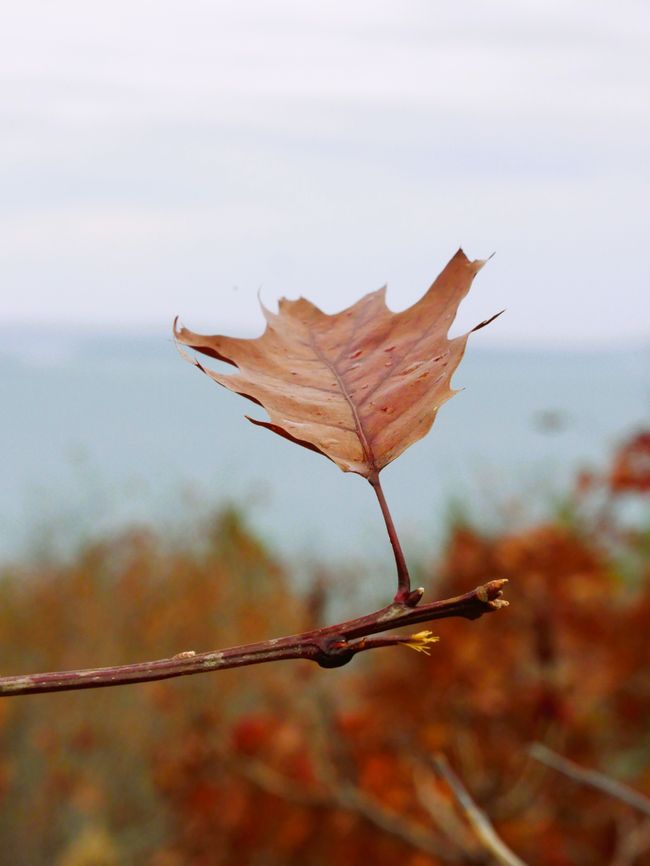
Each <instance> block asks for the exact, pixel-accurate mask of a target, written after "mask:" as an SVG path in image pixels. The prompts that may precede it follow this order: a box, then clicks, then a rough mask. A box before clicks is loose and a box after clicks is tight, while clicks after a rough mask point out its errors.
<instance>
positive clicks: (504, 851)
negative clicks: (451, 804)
mask: <svg viewBox="0 0 650 866" xmlns="http://www.w3.org/2000/svg"><path fill="white" fill-rule="evenodd" d="M433 764H434V767H435V769H436V772H437V773H438V774H439V775H440V776H441V777H442V778H443V779H444V781H445V782H446V783H447V785H448V786H449V789H450V790H451V792H452V793H453V795H454V797H455V798H456V800H457V802H458V805H459V806H460V808H461V810H462V811H463V814H464V815H465V816H466V818H467V821H468V823H469V824H470V826H471V827H472V829H473V830H474V832H475V834H476V836H477V837H478V839H479V841H480V842H481V843H482V844H483V846H484V847H485V848H486V850H487V851H489V853H490V854H492V856H493V857H494V858H495V860H496V861H497V862H498V863H501V864H502V866H526V864H525V863H524V861H523V860H521V859H520V858H519V857H517V855H516V854H514V853H513V852H512V851H511V850H510V848H508V846H507V845H506V844H505V842H504V841H503V840H502V839H501V838H500V836H498V835H497V832H496V830H495V829H494V827H493V826H492V823H491V821H490V819H489V818H488V817H487V815H486V814H485V812H483V811H482V810H481V809H479V807H478V806H477V805H476V803H475V802H474V800H473V799H472V798H471V796H470V794H469V792H468V791H467V789H466V788H465V786H464V785H463V783H462V782H461V780H460V779H459V778H458V776H457V775H456V774H455V773H454V771H453V770H452V768H451V767H450V766H449V762H448V761H447V759H446V758H445V756H444V755H436V757H435V758H434V759H433Z"/></svg>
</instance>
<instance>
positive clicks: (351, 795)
mask: <svg viewBox="0 0 650 866" xmlns="http://www.w3.org/2000/svg"><path fill="white" fill-rule="evenodd" d="M231 765H232V762H231ZM232 766H233V769H235V770H236V772H239V773H240V774H241V775H242V776H243V777H244V778H245V779H247V780H248V781H249V782H252V783H253V784H254V785H255V786H256V787H258V788H260V790H262V791H266V792H267V793H268V794H272V795H273V796H274V797H280V798H281V799H283V800H286V801H287V802H289V803H295V804H297V805H301V806H311V807H321V808H322V807H326V808H330V809H345V810H347V811H349V812H353V813H355V814H357V815H359V816H360V817H361V818H363V819H364V820H365V821H367V822H368V823H369V824H372V825H373V826H374V827H376V828H377V829H379V830H381V831H383V832H384V833H387V834H388V835H390V836H394V837H395V838H396V839H399V840H400V841H402V842H405V843H406V844H407V845H408V846H409V847H411V848H414V849H415V850H416V851H423V852H424V853H425V854H429V855H431V856H433V857H440V858H442V859H443V860H444V861H446V862H457V861H458V859H459V858H458V856H456V855H455V853H454V852H453V851H451V850H449V849H448V848H447V846H445V845H444V844H442V843H441V841H440V840H439V839H438V838H437V837H436V836H435V835H434V834H433V833H431V832H430V831H429V830H427V829H426V827H422V826H421V825H420V824H418V823H416V822H415V821H412V820H411V819H410V818H408V817H407V816H405V815H401V814H399V813H397V812H394V811H393V810H392V809H389V808H387V807H386V806H384V805H383V804H382V803H380V802H379V801H378V800H375V799H374V798H373V797H369V796H368V795H367V794H365V793H364V792H363V791H361V790H359V789H358V788H357V787H355V786H354V785H352V784H350V783H349V782H344V781H339V782H338V783H337V784H335V785H330V786H329V788H328V791H327V793H323V794H319V793H312V792H309V791H303V790H301V791H299V790H297V789H296V787H295V784H294V783H293V782H292V781H291V780H290V779H287V778H285V777H283V776H282V775H281V774H280V773H277V772H276V771H275V770H273V769H271V768H270V767H267V766H266V765H264V764H262V763H260V762H258V761H252V760H242V761H237V763H236V764H234V765H232Z"/></svg>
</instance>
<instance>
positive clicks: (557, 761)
mask: <svg viewBox="0 0 650 866" xmlns="http://www.w3.org/2000/svg"><path fill="white" fill-rule="evenodd" d="M530 754H531V755H532V757H533V758H535V760H537V761H539V762H540V763H542V764H546V766H547V767H552V768H553V769H554V770H557V771H558V772H559V773H563V774H564V775H565V776H568V777H569V778H570V779H573V781H574V782H580V783H581V784H583V785H589V786H590V787H592V788H596V789H597V790H599V791H603V792H604V793H605V794H609V796H610V797H615V798H616V799H617V800H620V801H621V802H622V803H626V804H627V805H628V806H632V808H634V809H638V810H639V811H640V812H643V814H644V815H649V816H650V799H649V798H648V797H646V796H644V795H643V794H640V793H639V792H638V791H635V790H634V789H633V788H630V787H629V786H628V785H624V784H623V782H617V781H616V779H612V778H610V777H609V776H606V775H605V774H604V773H599V772H598V771H597V770H589V769H585V768H584V767H581V766H580V765H579V764H576V763H574V762H573V761H570V760H569V759H568V758H564V757H562V755H558V754H557V752H554V751H553V750H552V749H549V748H548V747H547V746H544V745H542V743H533V745H532V746H531V747H530Z"/></svg>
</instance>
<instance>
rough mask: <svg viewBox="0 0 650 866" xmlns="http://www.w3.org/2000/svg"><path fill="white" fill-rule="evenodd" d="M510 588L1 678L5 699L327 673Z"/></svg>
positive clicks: (492, 602) (492, 586)
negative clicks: (216, 678)
mask: <svg viewBox="0 0 650 866" xmlns="http://www.w3.org/2000/svg"><path fill="white" fill-rule="evenodd" d="M506 583H507V581H506V580H492V581H490V582H489V583H486V584H485V585H483V586H478V587H476V589H473V590H471V591H470V592H466V593H465V594H464V595H459V596H456V597H455V598H448V599H444V600H442V601H434V602H431V603H429V604H423V605H420V606H419V607H411V606H409V605H408V604H405V603H399V602H393V604H390V605H388V606H387V607H384V608H382V609H381V610H378V611H375V612H373V613H370V614H367V615H366V616H362V617H358V618H357V619H351V620H347V621H346V622H342V623H338V624H336V625H331V626H325V627H323V628H319V629H313V630H311V631H306V632H303V633H302V634H297V635H289V636H287V637H280V638H273V639H271V640H266V641H261V642H259V643H253V644H246V645H243V646H237V647H230V648H228V649H222V650H213V651H211V652H201V653H197V652H195V651H194V650H186V651H184V652H180V653H177V654H176V655H175V656H173V657H172V658H167V659H158V660H156V661H146V662H139V663H136V664H127V665H115V666H112V667H103V668H90V669H86V670H71V671H59V672H53V673H38V674H24V675H19V676H5V677H0V697H13V696H16V695H28V694H40V693H44V692H64V691H72V690H76V689H98V688H105V687H107V686H121V685H127V684H129V683H142V682H150V681H152V680H164V679H170V678H172V677H183V676H190V675H192V674H199V673H205V672H207V671H215V670H225V669H226V668H239V667H244V666H247V665H256V664H264V663H265V662H274V661H281V660H284V659H307V660H310V661H314V662H316V663H317V664H319V665H320V666H321V667H325V668H332V667H340V666H341V665H344V664H346V663H347V662H349V661H350V660H351V659H352V658H353V657H354V656H355V655H356V654H357V653H359V652H364V651H365V650H369V649H373V648H375V647H376V646H387V645H391V644H396V643H404V638H403V637H402V636H390V635H387V636H386V637H384V638H381V639H378V640H374V641H373V640H367V638H368V637H369V636H370V635H373V634H379V633H381V632H385V631H388V630H389V629H392V628H400V627H402V626H411V625H416V624H418V623H421V622H429V621H432V620H436V619H446V618H448V617H463V618H465V619H478V617H480V616H482V615H483V614H484V613H490V612H492V611H494V610H499V608H501V607H504V606H506V605H507V604H508V602H507V601H505V600H504V599H503V598H502V595H503V592H502V589H503V586H504V585H505V584H506Z"/></svg>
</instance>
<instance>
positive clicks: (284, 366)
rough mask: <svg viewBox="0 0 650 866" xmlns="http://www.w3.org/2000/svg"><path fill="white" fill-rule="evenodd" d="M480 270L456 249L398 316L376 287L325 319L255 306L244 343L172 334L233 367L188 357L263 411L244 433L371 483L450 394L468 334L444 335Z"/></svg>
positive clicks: (306, 305) (290, 306) (306, 311)
mask: <svg viewBox="0 0 650 866" xmlns="http://www.w3.org/2000/svg"><path fill="white" fill-rule="evenodd" d="M483 264H484V262H483V261H481V260H477V261H473V262H472V261H470V260H469V259H468V258H467V256H466V255H465V254H464V252H463V251H462V250H459V251H458V252H457V253H456V255H455V256H454V257H453V258H452V259H451V261H450V262H449V263H448V264H447V266H446V267H445V269H444V270H443V272H442V273H441V274H440V276H439V277H438V278H437V279H436V281H435V282H434V283H433V285H432V286H431V288H430V289H429V290H428V291H427V293H426V294H425V295H424V297H422V298H421V299H420V300H419V301H417V302H416V303H415V304H413V306H412V307H409V308H408V309H407V310H404V311H403V312H401V313H394V312H392V311H391V310H389V309H388V307H387V306H386V303H385V299H384V298H385V291H386V290H385V288H384V289H380V290H379V291H376V292H371V293H370V294H368V295H365V297H363V298H361V300H360V301H357V303H356V304H353V306H351V307H349V308H348V309H347V310H343V311H342V312H340V313H336V314H334V315H327V314H326V313H323V312H322V311H321V310H319V309H318V307H315V306H314V305H313V304H312V303H311V302H310V301H307V300H305V299H304V298H300V299H299V300H297V301H288V300H286V298H283V299H282V300H280V302H279V312H278V313H277V314H276V313H272V312H270V311H269V310H267V309H265V308H264V307H262V309H263V311H264V315H265V317H266V321H267V326H266V330H265V331H264V333H263V334H262V336H261V337H258V338H257V339H253V340H249V339H239V338H236V337H222V336H218V335H217V336H202V335H200V334H195V333H193V332H192V331H189V330H187V328H178V327H177V326H176V323H175V324H174V334H175V337H176V339H177V341H178V342H179V343H182V344H184V345H185V346H189V347H190V348H191V349H194V350H195V351H197V352H202V353H203V354H204V355H209V356H211V357H213V358H217V359H218V360H220V361H226V362H227V363H229V364H233V365H234V366H235V367H237V368H238V370H239V373H238V374H234V375H226V374H223V373H221V372H216V371H214V370H208V369H206V368H205V367H204V366H203V365H202V364H200V363H199V362H198V361H197V360H195V359H194V358H189V360H191V361H192V363H194V364H195V365H196V366H197V367H198V368H199V369H200V370H202V371H203V372H204V373H206V374H207V375H208V376H210V378H212V379H214V381H215V382H218V383H219V384H220V385H223V386H224V387H226V388H228V389H230V390H231V391H234V392H235V393H236V394H241V395H242V396H243V397H248V399H249V400H252V401H253V402H255V403H259V405H260V406H263V407H264V409H266V411H267V412H268V415H269V419H270V420H269V421H258V420H256V419H254V418H249V421H252V422H253V424H258V425H260V426H262V427H267V428H268V429H269V430H272V431H273V432H274V433H278V434H279V435H280V436H284V437H285V438H287V439H290V440H291V441H292V442H297V443H298V444H299V445H303V446H304V447H305V448H311V449H312V450H314V451H318V452H319V453H321V454H323V455H325V457H329V459H330V460H333V461H334V463H336V464H337V466H339V467H340V468H341V469H342V470H343V471H344V472H356V473H358V474H359V475H363V476H364V477H365V478H370V479H372V478H376V476H377V474H378V473H379V472H380V471H381V470H382V469H383V468H384V466H386V465H387V464H388V463H390V462H391V461H392V460H394V459H395V458H396V457H398V456H399V455H400V454H401V453H402V451H404V450H405V449H406V448H408V447H409V445H412V444H413V443H414V442H417V440H418V439H421V438H422V437H423V436H424V435H425V434H426V433H427V432H428V431H429V429H430V428H431V425H432V424H433V421H434V419H435V417H436V413H437V411H438V409H439V408H440V406H441V405H442V404H443V403H444V402H445V401H446V400H448V399H449V398H450V397H452V396H453V394H454V393H456V392H455V391H454V390H452V388H451V376H452V374H453V372H454V370H455V369H456V367H457V366H458V364H459V363H460V360H461V358H462V357H463V353H464V351H465V344H466V342H467V337H468V334H463V335H462V336H460V337H455V338H454V339H453V340H449V339H448V338H447V332H448V330H449V327H450V325H451V323H452V322H453V320H454V318H455V316H456V311H457V310H458V306H459V304H460V302H461V300H462V299H463V298H464V297H465V295H466V294H467V292H468V291H469V288H470V286H471V284H472V281H473V279H474V277H475V275H476V273H477V272H478V271H479V270H480V269H481V267H482V266H483ZM497 315H498V314H497ZM494 318H496V316H493V317H492V319H488V320H487V321H486V322H481V324H480V325H477V327H476V328H473V329H472V330H473V331H476V330H478V329H479V328H482V327H484V325H487V324H489V322H491V321H492V320H493V319H494ZM470 333H471V332H470ZM186 357H189V356H186ZM247 417H248V416H247Z"/></svg>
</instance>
